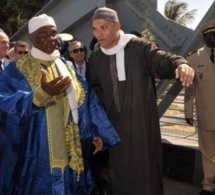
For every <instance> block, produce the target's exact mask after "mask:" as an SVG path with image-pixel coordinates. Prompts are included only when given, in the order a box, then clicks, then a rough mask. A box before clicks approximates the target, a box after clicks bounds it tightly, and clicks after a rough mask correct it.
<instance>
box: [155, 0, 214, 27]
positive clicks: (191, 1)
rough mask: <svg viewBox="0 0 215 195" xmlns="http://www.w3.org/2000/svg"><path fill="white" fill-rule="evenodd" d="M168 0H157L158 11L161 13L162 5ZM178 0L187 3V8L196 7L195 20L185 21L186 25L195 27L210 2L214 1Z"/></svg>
mask: <svg viewBox="0 0 215 195" xmlns="http://www.w3.org/2000/svg"><path fill="white" fill-rule="evenodd" d="M167 1H168V0H157V7H158V11H159V12H160V13H161V14H163V10H164V5H165V3H166V2H167ZM177 1H178V2H186V3H187V4H188V10H187V11H190V10H193V9H197V12H196V15H195V21H193V22H192V23H189V24H188V23H187V26H188V27H190V28H192V29H195V28H196V27H197V25H198V24H199V22H200V21H201V19H202V18H203V16H204V15H205V13H206V12H207V10H208V9H209V8H210V6H211V4H212V3H213V2H214V0H177Z"/></svg>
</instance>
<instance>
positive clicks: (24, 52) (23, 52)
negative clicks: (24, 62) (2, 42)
mask: <svg viewBox="0 0 215 195" xmlns="http://www.w3.org/2000/svg"><path fill="white" fill-rule="evenodd" d="M16 53H18V54H20V55H21V54H25V55H27V54H28V53H29V52H28V51H17V52H16Z"/></svg>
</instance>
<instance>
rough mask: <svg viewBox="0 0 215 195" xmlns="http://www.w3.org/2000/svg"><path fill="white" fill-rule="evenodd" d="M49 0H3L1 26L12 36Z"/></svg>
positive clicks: (0, 10)
mask: <svg viewBox="0 0 215 195" xmlns="http://www.w3.org/2000/svg"><path fill="white" fill-rule="evenodd" d="M48 2H49V0H1V1H0V21H1V23H0V28H2V29H3V30H4V31H5V32H6V33H7V34H8V36H9V37H10V36H12V35H13V34H14V33H15V32H16V31H18V29H19V28H21V27H22V26H23V25H24V24H26V23H27V22H28V20H29V19H30V18H31V17H32V16H34V15H35V14H36V13H37V12H38V11H39V10H40V9H41V8H42V7H43V6H44V5H45V4H47V3H48Z"/></svg>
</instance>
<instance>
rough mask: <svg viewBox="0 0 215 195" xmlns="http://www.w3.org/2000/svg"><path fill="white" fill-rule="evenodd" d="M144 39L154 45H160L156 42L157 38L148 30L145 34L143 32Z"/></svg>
mask: <svg viewBox="0 0 215 195" xmlns="http://www.w3.org/2000/svg"><path fill="white" fill-rule="evenodd" d="M141 34H142V37H143V38H145V39H146V40H148V41H149V42H151V43H153V44H154V45H158V44H157V41H156V40H155V37H154V36H153V35H152V33H151V32H150V31H149V30H148V29H146V30H144V31H143V32H141Z"/></svg>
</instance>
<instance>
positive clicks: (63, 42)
mask: <svg viewBox="0 0 215 195" xmlns="http://www.w3.org/2000/svg"><path fill="white" fill-rule="evenodd" d="M72 40H73V36H72V35H71V34H68V33H60V34H58V43H59V45H58V49H59V51H60V54H61V56H62V57H64V58H66V57H67V51H68V47H69V43H70V42H71V41H72Z"/></svg>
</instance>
